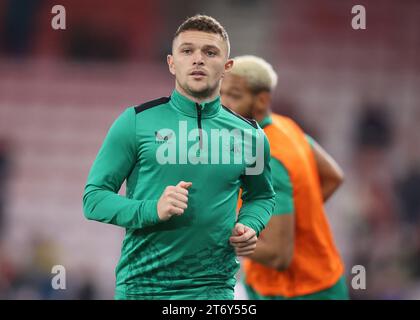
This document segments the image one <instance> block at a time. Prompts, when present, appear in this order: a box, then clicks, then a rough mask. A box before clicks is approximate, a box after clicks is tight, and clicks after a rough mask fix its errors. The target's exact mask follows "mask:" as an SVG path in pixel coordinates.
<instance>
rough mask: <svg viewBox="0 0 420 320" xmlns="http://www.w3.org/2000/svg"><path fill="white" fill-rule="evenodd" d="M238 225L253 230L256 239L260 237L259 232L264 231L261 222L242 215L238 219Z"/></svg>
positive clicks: (252, 217)
mask: <svg viewBox="0 0 420 320" xmlns="http://www.w3.org/2000/svg"><path fill="white" fill-rule="evenodd" d="M238 223H242V224H243V225H244V226H247V227H249V228H251V229H253V230H254V231H255V232H256V234H257V237H258V236H259V235H260V232H261V231H262V229H264V226H265V224H263V223H262V222H261V221H258V220H256V219H255V217H254V216H251V215H242V216H241V217H240V218H239V219H238Z"/></svg>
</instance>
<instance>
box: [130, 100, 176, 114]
mask: <svg viewBox="0 0 420 320" xmlns="http://www.w3.org/2000/svg"><path fill="white" fill-rule="evenodd" d="M170 100H171V98H170V97H160V98H157V99H153V100H150V101H146V102H143V103H141V104H138V105H135V106H132V107H131V108H132V109H133V110H134V113H135V114H136V115H138V114H140V113H142V112H144V111H146V110H150V109H153V108H156V107H159V106H162V105H165V104H167V103H168V102H169V101H170Z"/></svg>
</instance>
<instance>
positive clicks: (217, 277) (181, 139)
mask: <svg viewBox="0 0 420 320" xmlns="http://www.w3.org/2000/svg"><path fill="white" fill-rule="evenodd" d="M227 133H230V135H228V134H227ZM241 137H242V138H241ZM261 143H262V149H259V148H258V146H261ZM259 160H261V161H259ZM269 161H270V150H269V145H268V140H267V138H266V136H265V134H264V132H263V131H262V130H261V128H260V127H259V126H258V125H257V124H256V123H255V122H254V121H251V120H247V119H244V118H242V117H240V116H239V115H237V114H235V113H233V112H232V111H230V110H229V109H228V108H226V107H224V106H222V105H221V103H220V97H217V98H216V99H215V100H213V101H211V102H207V103H202V104H198V103H195V102H193V101H191V100H189V99H188V98H187V97H185V96H183V95H181V94H180V93H179V92H178V91H176V90H174V91H173V92H172V94H171V96H170V97H165V98H160V99H156V100H153V101H150V102H147V103H144V104H141V105H139V106H135V107H129V108H127V109H126V110H125V111H124V112H123V113H122V114H121V115H120V116H119V117H118V118H117V119H116V120H115V122H114V123H113V124H112V126H111V128H110V130H109V131H108V134H107V136H106V138H105V140H104V142H103V145H102V147H101V148H100V150H99V152H98V154H97V157H96V159H95V161H94V163H93V166H92V168H91V170H90V173H89V176H88V179H87V183H86V186H85V191H84V195H83V210H84V213H85V216H86V217H87V218H88V219H91V220H96V221H100V222H104V223H110V224H114V225H118V226H121V227H124V228H125V229H126V235H125V238H124V241H123V244H122V249H121V257H120V260H119V263H118V265H117V267H116V291H115V298H116V299H232V298H233V288H234V285H235V274H236V272H237V270H238V268H239V262H238V260H237V259H236V256H235V252H234V249H233V247H232V246H231V245H230V243H229V237H230V236H231V232H232V229H233V228H234V225H235V223H236V222H240V223H243V224H244V225H246V226H248V227H251V228H253V229H254V230H255V231H256V232H257V234H259V232H260V231H261V230H262V229H263V228H264V227H265V225H266V224H267V223H268V221H269V219H270V216H271V214H272V211H273V208H274V195H275V193H274V191H273V187H272V182H271V173H270V166H269ZM258 162H259V163H258ZM258 167H259V168H258ZM247 170H249V171H247ZM125 180H126V196H121V195H119V194H118V192H119V190H120V188H121V185H122V184H123V182H124V181H125ZM182 180H183V181H186V182H192V186H191V188H190V189H189V195H188V208H187V209H186V210H185V212H184V214H182V215H180V216H172V217H171V218H170V219H169V220H167V221H165V222H163V221H160V219H159V217H158V214H157V202H158V199H159V198H160V196H161V194H162V192H163V191H164V189H165V188H166V187H167V186H170V185H172V186H175V185H177V183H178V182H179V181H182ZM240 188H242V189H243V192H242V200H243V205H242V209H241V210H240V212H239V214H238V215H237V214H236V205H237V200H238V194H239V189H240Z"/></svg>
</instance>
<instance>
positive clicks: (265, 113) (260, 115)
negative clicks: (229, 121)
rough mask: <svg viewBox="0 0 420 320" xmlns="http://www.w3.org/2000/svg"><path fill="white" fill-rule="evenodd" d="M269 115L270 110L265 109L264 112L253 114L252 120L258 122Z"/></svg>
mask: <svg viewBox="0 0 420 320" xmlns="http://www.w3.org/2000/svg"><path fill="white" fill-rule="evenodd" d="M269 115H270V111H265V112H263V113H261V114H256V115H255V116H254V120H255V121H257V122H258V123H260V122H261V121H263V120H264V119H265V118H266V117H268V116H269Z"/></svg>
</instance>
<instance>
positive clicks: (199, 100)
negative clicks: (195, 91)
mask: <svg viewBox="0 0 420 320" xmlns="http://www.w3.org/2000/svg"><path fill="white" fill-rule="evenodd" d="M175 89H176V90H177V91H178V92H179V93H180V94H182V95H183V96H184V97H187V98H188V99H190V100H191V101H194V102H196V103H199V104H201V103H204V102H208V101H213V100H214V99H216V98H217V96H218V95H219V90H215V91H214V93H213V94H212V95H210V96H207V97H195V96H193V95H190V94H188V93H187V92H185V90H184V89H182V88H181V86H179V85H178V83H177V84H176V85H175Z"/></svg>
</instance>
